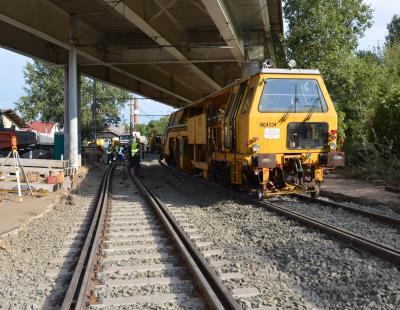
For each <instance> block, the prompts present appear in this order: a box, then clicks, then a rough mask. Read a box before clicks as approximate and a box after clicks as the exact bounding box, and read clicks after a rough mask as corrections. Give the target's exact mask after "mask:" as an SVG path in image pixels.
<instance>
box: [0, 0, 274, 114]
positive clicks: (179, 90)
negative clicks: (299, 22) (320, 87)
mask: <svg viewBox="0 0 400 310" xmlns="http://www.w3.org/2000/svg"><path fill="white" fill-rule="evenodd" d="M71 14H73V15H75V16H76V18H77V20H78V24H77V35H76V38H75V39H76V41H75V42H76V44H77V49H78V50H77V53H78V65H79V70H80V72H81V73H83V74H85V75H87V76H90V77H95V78H97V79H99V80H103V81H105V82H108V83H111V84H114V85H117V86H120V87H123V88H126V89H128V90H130V91H133V92H136V93H139V94H142V95H144V96H146V97H150V98H153V99H155V100H158V101H160V102H164V103H167V104H169V105H171V106H175V107H181V106H185V105H187V104H189V103H192V102H194V101H196V100H198V99H200V98H202V97H204V96H206V95H208V94H210V93H212V92H214V91H217V90H219V89H220V88H221V87H224V86H225V85H227V84H229V83H231V82H233V81H234V80H235V79H238V78H240V77H241V74H242V71H243V67H244V66H246V65H247V64H248V63H249V61H250V60H252V61H256V62H259V61H262V60H263V59H265V58H273V57H274V53H275V47H276V45H277V42H278V41H279V36H280V35H281V33H282V10H281V1H280V0H270V1H266V0H218V1H217V0H125V1H119V0H85V1H81V0H31V1H24V0H13V1H4V2H2V3H1V4H0V45H1V46H3V47H5V48H8V49H11V50H14V51H16V52H19V53H22V54H25V55H27V56H30V57H34V58H39V59H42V60H45V61H48V62H51V63H54V64H57V65H65V64H67V62H68V50H69V39H70V35H69V33H70V16H71Z"/></svg>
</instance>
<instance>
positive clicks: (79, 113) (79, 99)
mask: <svg viewBox="0 0 400 310" xmlns="http://www.w3.org/2000/svg"><path fill="white" fill-rule="evenodd" d="M76 78H77V83H78V95H77V96H78V165H79V167H80V166H81V164H82V134H81V127H82V117H81V113H82V109H81V71H80V70H79V67H78V69H77V77H76Z"/></svg>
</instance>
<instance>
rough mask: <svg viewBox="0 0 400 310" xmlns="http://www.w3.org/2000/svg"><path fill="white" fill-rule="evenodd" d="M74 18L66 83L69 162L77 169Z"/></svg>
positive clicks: (76, 68)
mask: <svg viewBox="0 0 400 310" xmlns="http://www.w3.org/2000/svg"><path fill="white" fill-rule="evenodd" d="M75 43H76V16H74V15H71V17H70V36H69V62H68V73H69V74H68V75H69V76H68V81H69V85H68V86H69V87H68V90H69V92H68V93H69V94H68V101H69V105H68V106H69V161H70V165H71V167H75V168H78V167H79V166H80V163H79V156H78V152H79V142H78V85H79V84H78V67H77V55H76V46H75Z"/></svg>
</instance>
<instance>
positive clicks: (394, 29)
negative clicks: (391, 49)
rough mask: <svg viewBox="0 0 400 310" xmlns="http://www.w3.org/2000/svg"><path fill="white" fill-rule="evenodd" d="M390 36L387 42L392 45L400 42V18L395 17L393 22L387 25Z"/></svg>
mask: <svg viewBox="0 0 400 310" xmlns="http://www.w3.org/2000/svg"><path fill="white" fill-rule="evenodd" d="M387 30H388V32H389V33H388V35H387V36H386V42H387V43H388V44H389V45H392V44H394V43H396V42H399V41H400V16H399V15H394V16H393V18H392V21H391V22H390V23H389V24H388V25H387Z"/></svg>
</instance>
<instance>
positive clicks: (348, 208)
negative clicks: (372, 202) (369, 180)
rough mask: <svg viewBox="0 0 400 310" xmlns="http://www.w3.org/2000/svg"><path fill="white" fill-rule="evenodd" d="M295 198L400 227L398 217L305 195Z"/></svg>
mask: <svg viewBox="0 0 400 310" xmlns="http://www.w3.org/2000/svg"><path fill="white" fill-rule="evenodd" d="M295 197H297V198H298V199H300V200H302V201H305V202H311V203H316V204H320V205H324V206H328V207H332V208H335V209H342V210H345V211H348V212H351V213H354V214H359V215H362V216H365V217H368V218H370V219H372V220H374V221H378V222H381V223H384V224H390V225H394V226H396V227H400V217H398V218H396V217H391V216H387V215H384V214H380V213H376V212H371V211H368V210H363V209H360V208H355V207H351V206H348V205H346V204H343V203H338V202H335V201H331V200H324V199H315V198H312V197H309V196H305V195H295Z"/></svg>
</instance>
